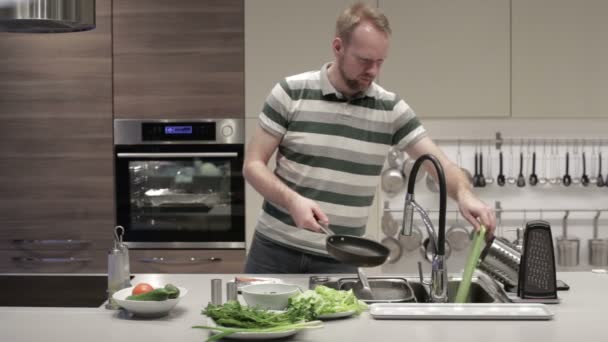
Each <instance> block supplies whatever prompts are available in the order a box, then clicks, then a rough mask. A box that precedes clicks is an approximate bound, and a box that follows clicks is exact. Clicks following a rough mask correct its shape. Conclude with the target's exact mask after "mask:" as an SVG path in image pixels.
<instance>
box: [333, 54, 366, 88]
mask: <svg viewBox="0 0 608 342" xmlns="http://www.w3.org/2000/svg"><path fill="white" fill-rule="evenodd" d="M343 64H344V58H342V60H341V61H340V63H338V72H340V77H342V79H343V80H344V83H345V84H346V86H347V87H348V88H349V89H350V90H352V91H354V92H355V93H360V92H362V91H363V90H364V89H363V87H362V86H361V84H360V83H359V81H358V80H357V79H354V78H349V77H348V76H347V75H346V71H345V70H344V68H343V67H342V65H343Z"/></svg>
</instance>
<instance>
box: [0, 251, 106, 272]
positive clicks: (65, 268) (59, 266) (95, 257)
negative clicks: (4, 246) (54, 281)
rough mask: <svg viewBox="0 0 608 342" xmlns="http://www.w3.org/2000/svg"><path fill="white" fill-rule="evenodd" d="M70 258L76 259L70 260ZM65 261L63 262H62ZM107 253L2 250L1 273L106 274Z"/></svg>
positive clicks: (0, 258)
mask: <svg viewBox="0 0 608 342" xmlns="http://www.w3.org/2000/svg"><path fill="white" fill-rule="evenodd" d="M69 258H74V259H72V260H68V259H69ZM62 261H63V262H62ZM107 271H108V258H107V254H106V252H105V251H101V250H98V251H89V250H86V251H71V252H69V253H65V252H64V251H16V250H0V273H106V272H107Z"/></svg>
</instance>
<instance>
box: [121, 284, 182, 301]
mask: <svg viewBox="0 0 608 342" xmlns="http://www.w3.org/2000/svg"><path fill="white" fill-rule="evenodd" d="M177 297H179V289H178V288H177V287H176V286H175V285H173V284H167V285H165V287H160V288H158V289H154V290H152V291H150V292H146V293H142V294H138V295H132V296H128V297H127V298H126V299H127V300H140V301H157V302H159V301H163V300H167V299H173V298H177Z"/></svg>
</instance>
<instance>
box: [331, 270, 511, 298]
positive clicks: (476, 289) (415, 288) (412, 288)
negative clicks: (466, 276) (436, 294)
mask: <svg viewBox="0 0 608 342" xmlns="http://www.w3.org/2000/svg"><path fill="white" fill-rule="evenodd" d="M460 281H461V279H460V278H456V277H452V278H451V279H450V280H449V281H448V302H450V303H453V302H454V298H455V297H456V292H457V291H458V286H459V285H460ZM369 283H370V287H371V289H372V293H373V294H374V297H375V299H374V300H364V301H365V302H366V303H405V302H417V303H428V302H429V294H428V290H427V289H428V286H427V285H425V284H422V283H420V281H419V280H418V278H407V277H398V278H396V277H370V278H369ZM336 285H337V286H336V288H338V289H340V290H350V289H352V290H353V292H354V293H355V295H357V294H358V290H359V289H360V284H359V279H357V278H341V279H339V280H338V281H337V284H336ZM412 293H413V295H412ZM357 297H359V296H357ZM468 302H469V303H508V302H510V300H509V299H508V297H507V295H506V293H505V291H504V290H503V289H502V287H501V286H500V285H499V284H497V283H496V282H495V281H494V280H493V279H491V278H489V277H488V276H486V275H484V274H482V273H479V274H476V275H475V276H474V277H473V279H472V282H471V287H470V294H469V301H468Z"/></svg>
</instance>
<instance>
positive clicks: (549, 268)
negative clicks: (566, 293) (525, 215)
mask: <svg viewBox="0 0 608 342" xmlns="http://www.w3.org/2000/svg"><path fill="white" fill-rule="evenodd" d="M518 296H519V297H520V298H521V299H541V300H542V299H557V284H556V274H555V254H554V252H553V237H552V235H551V226H550V225H549V223H548V222H546V221H541V220H536V221H530V222H528V223H527V224H526V230H525V232H524V247H523V253H522V256H521V263H520V265H519V279H518Z"/></svg>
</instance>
